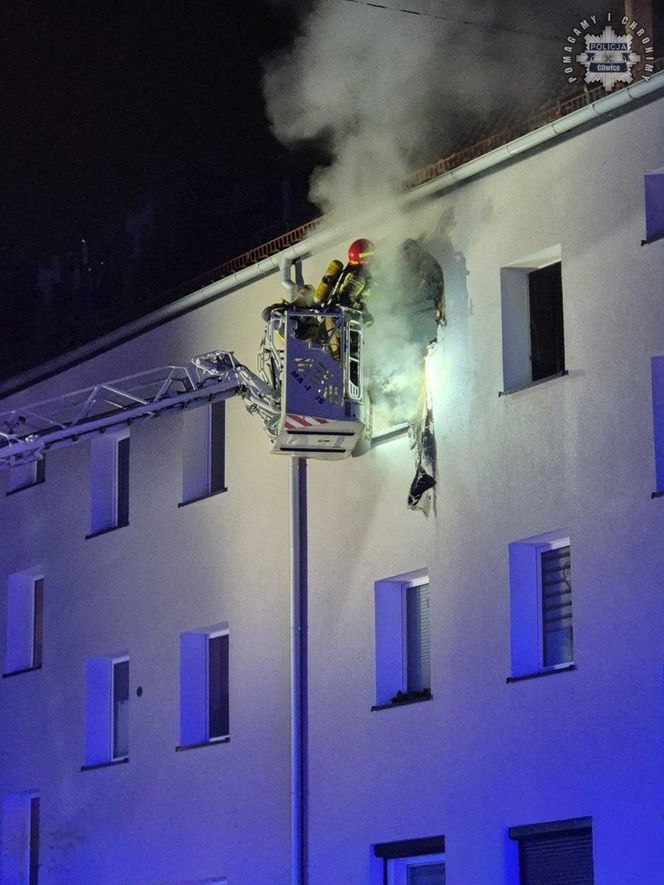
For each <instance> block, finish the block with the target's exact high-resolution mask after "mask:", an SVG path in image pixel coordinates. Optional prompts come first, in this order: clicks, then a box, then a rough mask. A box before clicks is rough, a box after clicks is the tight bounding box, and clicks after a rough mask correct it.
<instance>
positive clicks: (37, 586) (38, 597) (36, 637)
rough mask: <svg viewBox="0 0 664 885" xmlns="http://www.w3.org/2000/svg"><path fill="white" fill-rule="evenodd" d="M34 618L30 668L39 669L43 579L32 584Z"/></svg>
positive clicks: (42, 616) (40, 660)
mask: <svg viewBox="0 0 664 885" xmlns="http://www.w3.org/2000/svg"><path fill="white" fill-rule="evenodd" d="M34 594H35V598H34V606H35V607H34V617H33V637H32V666H33V667H41V662H42V637H43V624H44V579H43V578H37V580H36V581H35V583H34Z"/></svg>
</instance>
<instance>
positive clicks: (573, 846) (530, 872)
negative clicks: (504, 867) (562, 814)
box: [508, 817, 595, 885]
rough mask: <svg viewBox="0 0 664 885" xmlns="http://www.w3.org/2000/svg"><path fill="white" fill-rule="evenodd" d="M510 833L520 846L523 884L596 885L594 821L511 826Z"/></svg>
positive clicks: (520, 879)
mask: <svg viewBox="0 0 664 885" xmlns="http://www.w3.org/2000/svg"><path fill="white" fill-rule="evenodd" d="M508 833H509V837H510V839H512V840H514V841H515V842H516V843H517V845H518V850H519V882H520V885H551V883H553V882H565V883H570V885H572V883H573V885H594V882H595V875H594V872H593V836H592V820H591V818H589V817H582V818H575V819H573V820H562V821H553V822H551V823H545V824H533V825H529V826H522V827H511V828H510V829H509V831H508Z"/></svg>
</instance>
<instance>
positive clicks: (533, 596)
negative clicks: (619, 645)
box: [509, 532, 574, 677]
mask: <svg viewBox="0 0 664 885" xmlns="http://www.w3.org/2000/svg"><path fill="white" fill-rule="evenodd" d="M509 570H510V596H511V614H512V674H513V676H514V677H520V676H525V675H532V674H535V673H542V672H552V671H555V670H559V669H563V668H564V669H569V668H571V667H573V664H574V635H573V624H572V576H571V553H570V541H569V537H567V536H566V534H565V533H564V532H550V533H548V534H546V535H538V536H536V537H533V538H528V539H526V540H524V541H517V542H515V543H513V544H510V546H509Z"/></svg>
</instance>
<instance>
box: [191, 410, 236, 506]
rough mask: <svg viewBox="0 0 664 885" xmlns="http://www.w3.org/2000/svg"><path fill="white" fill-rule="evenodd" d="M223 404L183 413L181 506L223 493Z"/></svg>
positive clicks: (224, 414) (224, 434)
mask: <svg viewBox="0 0 664 885" xmlns="http://www.w3.org/2000/svg"><path fill="white" fill-rule="evenodd" d="M225 448H226V403H225V402H224V401H223V400H222V401H220V402H217V403H212V405H210V406H205V407H199V408H194V409H190V410H189V411H186V412H185V413H184V430H183V447H182V503H183V504H188V503H191V502H192V501H198V500H200V499H201V498H207V497H208V496H209V495H214V494H216V493H217V492H224V491H226V475H225Z"/></svg>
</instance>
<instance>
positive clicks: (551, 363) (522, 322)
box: [500, 249, 566, 393]
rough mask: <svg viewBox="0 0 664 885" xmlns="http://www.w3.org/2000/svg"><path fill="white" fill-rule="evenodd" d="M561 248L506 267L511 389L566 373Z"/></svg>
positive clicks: (506, 378)
mask: <svg viewBox="0 0 664 885" xmlns="http://www.w3.org/2000/svg"><path fill="white" fill-rule="evenodd" d="M559 253H560V250H559V249H554V250H547V251H546V252H543V253H540V254H539V255H534V256H531V257H530V258H526V259H523V261H520V262H517V263H516V264H514V265H511V266H509V267H504V268H502V269H501V272H500V273H501V303H502V324H503V384H504V390H505V392H506V393H509V392H511V391H514V390H519V389H521V388H524V387H528V386H530V385H532V384H535V383H537V382H538V381H544V380H546V379H547V378H555V377H558V376H560V375H562V374H565V373H566V370H565V335H564V323H563V290H562V265H561V262H560V259H559ZM556 259H557V260H556Z"/></svg>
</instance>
